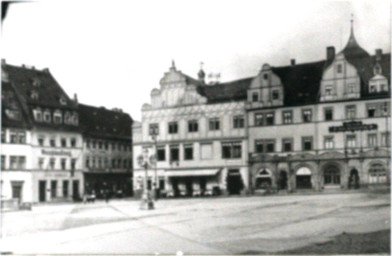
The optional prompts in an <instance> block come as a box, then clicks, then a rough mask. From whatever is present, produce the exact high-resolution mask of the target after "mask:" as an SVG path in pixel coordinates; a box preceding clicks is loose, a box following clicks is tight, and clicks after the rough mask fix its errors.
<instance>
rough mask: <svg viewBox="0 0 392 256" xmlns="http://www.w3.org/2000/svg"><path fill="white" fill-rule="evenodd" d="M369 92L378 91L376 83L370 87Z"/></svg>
mask: <svg viewBox="0 0 392 256" xmlns="http://www.w3.org/2000/svg"><path fill="white" fill-rule="evenodd" d="M369 92H370V93H375V92H377V87H376V85H374V84H371V85H370V87H369Z"/></svg>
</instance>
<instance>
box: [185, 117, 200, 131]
mask: <svg viewBox="0 0 392 256" xmlns="http://www.w3.org/2000/svg"><path fill="white" fill-rule="evenodd" d="M198 130H199V124H198V122H197V120H190V121H188V132H197V131H198Z"/></svg>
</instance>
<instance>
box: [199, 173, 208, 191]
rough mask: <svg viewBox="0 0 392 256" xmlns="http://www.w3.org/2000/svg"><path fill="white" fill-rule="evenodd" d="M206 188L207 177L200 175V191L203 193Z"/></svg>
mask: <svg viewBox="0 0 392 256" xmlns="http://www.w3.org/2000/svg"><path fill="white" fill-rule="evenodd" d="M206 188H207V178H206V177H200V191H201V192H202V193H204V191H206Z"/></svg>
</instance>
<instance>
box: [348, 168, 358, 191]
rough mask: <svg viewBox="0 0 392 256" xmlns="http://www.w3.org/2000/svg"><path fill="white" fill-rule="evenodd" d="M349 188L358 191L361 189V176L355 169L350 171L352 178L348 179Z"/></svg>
mask: <svg viewBox="0 0 392 256" xmlns="http://www.w3.org/2000/svg"><path fill="white" fill-rule="evenodd" d="M348 188H349V189H358V188H359V175H358V170H357V169H355V168H353V169H351V171H350V177H349V178H348Z"/></svg>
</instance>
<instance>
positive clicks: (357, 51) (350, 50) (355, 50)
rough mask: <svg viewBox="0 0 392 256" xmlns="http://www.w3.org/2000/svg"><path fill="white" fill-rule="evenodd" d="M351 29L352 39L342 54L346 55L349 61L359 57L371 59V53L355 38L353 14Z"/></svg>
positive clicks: (349, 39) (350, 38)
mask: <svg viewBox="0 0 392 256" xmlns="http://www.w3.org/2000/svg"><path fill="white" fill-rule="evenodd" d="M350 23H351V28H350V37H349V38H348V42H347V44H346V46H345V47H344V49H343V50H342V52H343V53H344V55H345V57H346V58H347V59H351V58H358V57H369V56H370V55H369V53H367V52H366V51H365V50H364V49H363V48H362V47H361V46H360V45H359V44H358V43H357V40H356V39H355V36H354V15H353V14H351V19H350Z"/></svg>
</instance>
